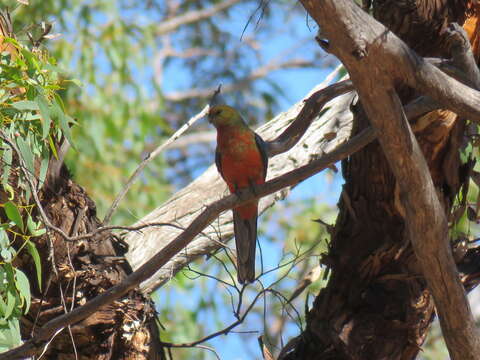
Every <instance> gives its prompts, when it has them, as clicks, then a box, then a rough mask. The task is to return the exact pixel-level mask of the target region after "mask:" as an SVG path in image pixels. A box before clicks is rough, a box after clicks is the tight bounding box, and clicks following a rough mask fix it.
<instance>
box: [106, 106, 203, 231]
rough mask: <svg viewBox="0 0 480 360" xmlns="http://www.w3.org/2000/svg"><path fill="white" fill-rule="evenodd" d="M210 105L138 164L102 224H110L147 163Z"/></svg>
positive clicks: (198, 118)
mask: <svg viewBox="0 0 480 360" xmlns="http://www.w3.org/2000/svg"><path fill="white" fill-rule="evenodd" d="M208 109H209V106H208V105H206V106H205V107H204V108H203V109H202V111H200V112H199V113H198V114H197V115H195V116H193V117H192V118H190V119H189V120H188V121H187V122H186V123H185V124H184V125H183V126H182V127H181V128H180V129H178V130H177V131H176V132H175V134H173V135H172V136H171V137H170V138H169V139H168V140H167V141H165V142H164V143H163V144H162V145H160V146H159V147H157V148H156V149H155V150H153V151H152V152H151V153H150V154H148V155H147V157H146V158H145V159H144V160H143V161H142V162H141V163H140V164H139V165H138V167H137V168H136V169H135V171H134V172H133V174H132V175H131V176H130V178H129V179H128V181H127V183H126V184H125V186H124V187H123V189H122V190H120V192H119V193H118V195H117V197H116V198H115V200H114V201H113V203H112V205H111V206H110V208H109V209H108V211H107V214H106V215H105V217H104V219H103V221H102V225H104V224H108V223H109V222H110V220H111V218H112V215H113V213H114V212H115V210H117V207H118V204H119V203H120V201H122V199H123V198H124V197H125V195H126V194H127V192H128V190H129V189H130V187H131V186H132V185H133V183H134V182H135V180H137V177H138V176H139V175H140V174H141V173H142V171H143V169H144V168H145V166H147V164H148V163H149V162H150V161H152V160H153V159H154V158H155V157H156V156H157V155H158V154H160V153H161V152H162V151H163V150H165V149H166V148H167V147H168V146H169V145H170V144H171V143H173V142H174V141H175V140H177V139H178V138H179V137H180V136H181V135H182V134H183V133H184V132H185V131H187V130H188V128H190V127H191V126H192V125H193V124H194V123H195V122H197V121H198V120H200V119H201V118H203V117H204V116H205V115H206V114H207V113H208Z"/></svg>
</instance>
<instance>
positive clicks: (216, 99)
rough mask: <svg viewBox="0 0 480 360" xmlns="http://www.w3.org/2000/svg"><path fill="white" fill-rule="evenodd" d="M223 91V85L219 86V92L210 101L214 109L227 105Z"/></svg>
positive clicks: (216, 91)
mask: <svg viewBox="0 0 480 360" xmlns="http://www.w3.org/2000/svg"><path fill="white" fill-rule="evenodd" d="M221 91H222V84H220V85H218V88H217V90H215V92H214V93H213V95H212V98H211V99H210V102H209V104H210V107H211V108H212V107H214V106H217V105H225V100H224V99H223V97H222V95H221V94H220V92H221Z"/></svg>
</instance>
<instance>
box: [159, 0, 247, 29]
mask: <svg viewBox="0 0 480 360" xmlns="http://www.w3.org/2000/svg"><path fill="white" fill-rule="evenodd" d="M240 1H241V0H225V1H223V2H221V3H218V4H217V5H214V6H211V7H209V8H207V9H202V10H195V11H189V12H187V13H185V14H183V15H180V16H176V17H174V18H171V19H166V20H164V21H163V22H162V23H161V24H160V25H159V26H158V27H157V32H156V34H157V35H158V36H161V35H165V34H167V33H169V32H172V31H175V30H177V29H178V28H179V27H181V26H184V25H188V24H192V23H195V22H198V21H201V20H204V19H207V18H209V17H211V16H213V15H215V14H216V13H219V12H220V11H223V10H226V9H228V8H229V7H232V6H233V5H235V4H236V3H238V2H240Z"/></svg>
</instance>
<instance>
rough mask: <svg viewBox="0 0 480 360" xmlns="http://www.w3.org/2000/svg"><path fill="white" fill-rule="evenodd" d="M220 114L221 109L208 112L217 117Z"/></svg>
mask: <svg viewBox="0 0 480 360" xmlns="http://www.w3.org/2000/svg"><path fill="white" fill-rule="evenodd" d="M221 112H222V110H221V109H214V110H212V111H210V115H213V116H217V115H220V113H221Z"/></svg>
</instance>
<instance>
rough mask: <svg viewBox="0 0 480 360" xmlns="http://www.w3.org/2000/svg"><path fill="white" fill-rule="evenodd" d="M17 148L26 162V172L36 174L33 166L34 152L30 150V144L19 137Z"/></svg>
mask: <svg viewBox="0 0 480 360" xmlns="http://www.w3.org/2000/svg"><path fill="white" fill-rule="evenodd" d="M17 146H18V150H19V151H20V154H21V155H22V158H23V160H24V161H25V166H26V167H27V169H26V170H27V171H29V172H30V174H35V168H34V166H33V152H32V149H31V148H30V144H29V143H28V141H27V140H25V139H24V138H22V137H18V138H17Z"/></svg>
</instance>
